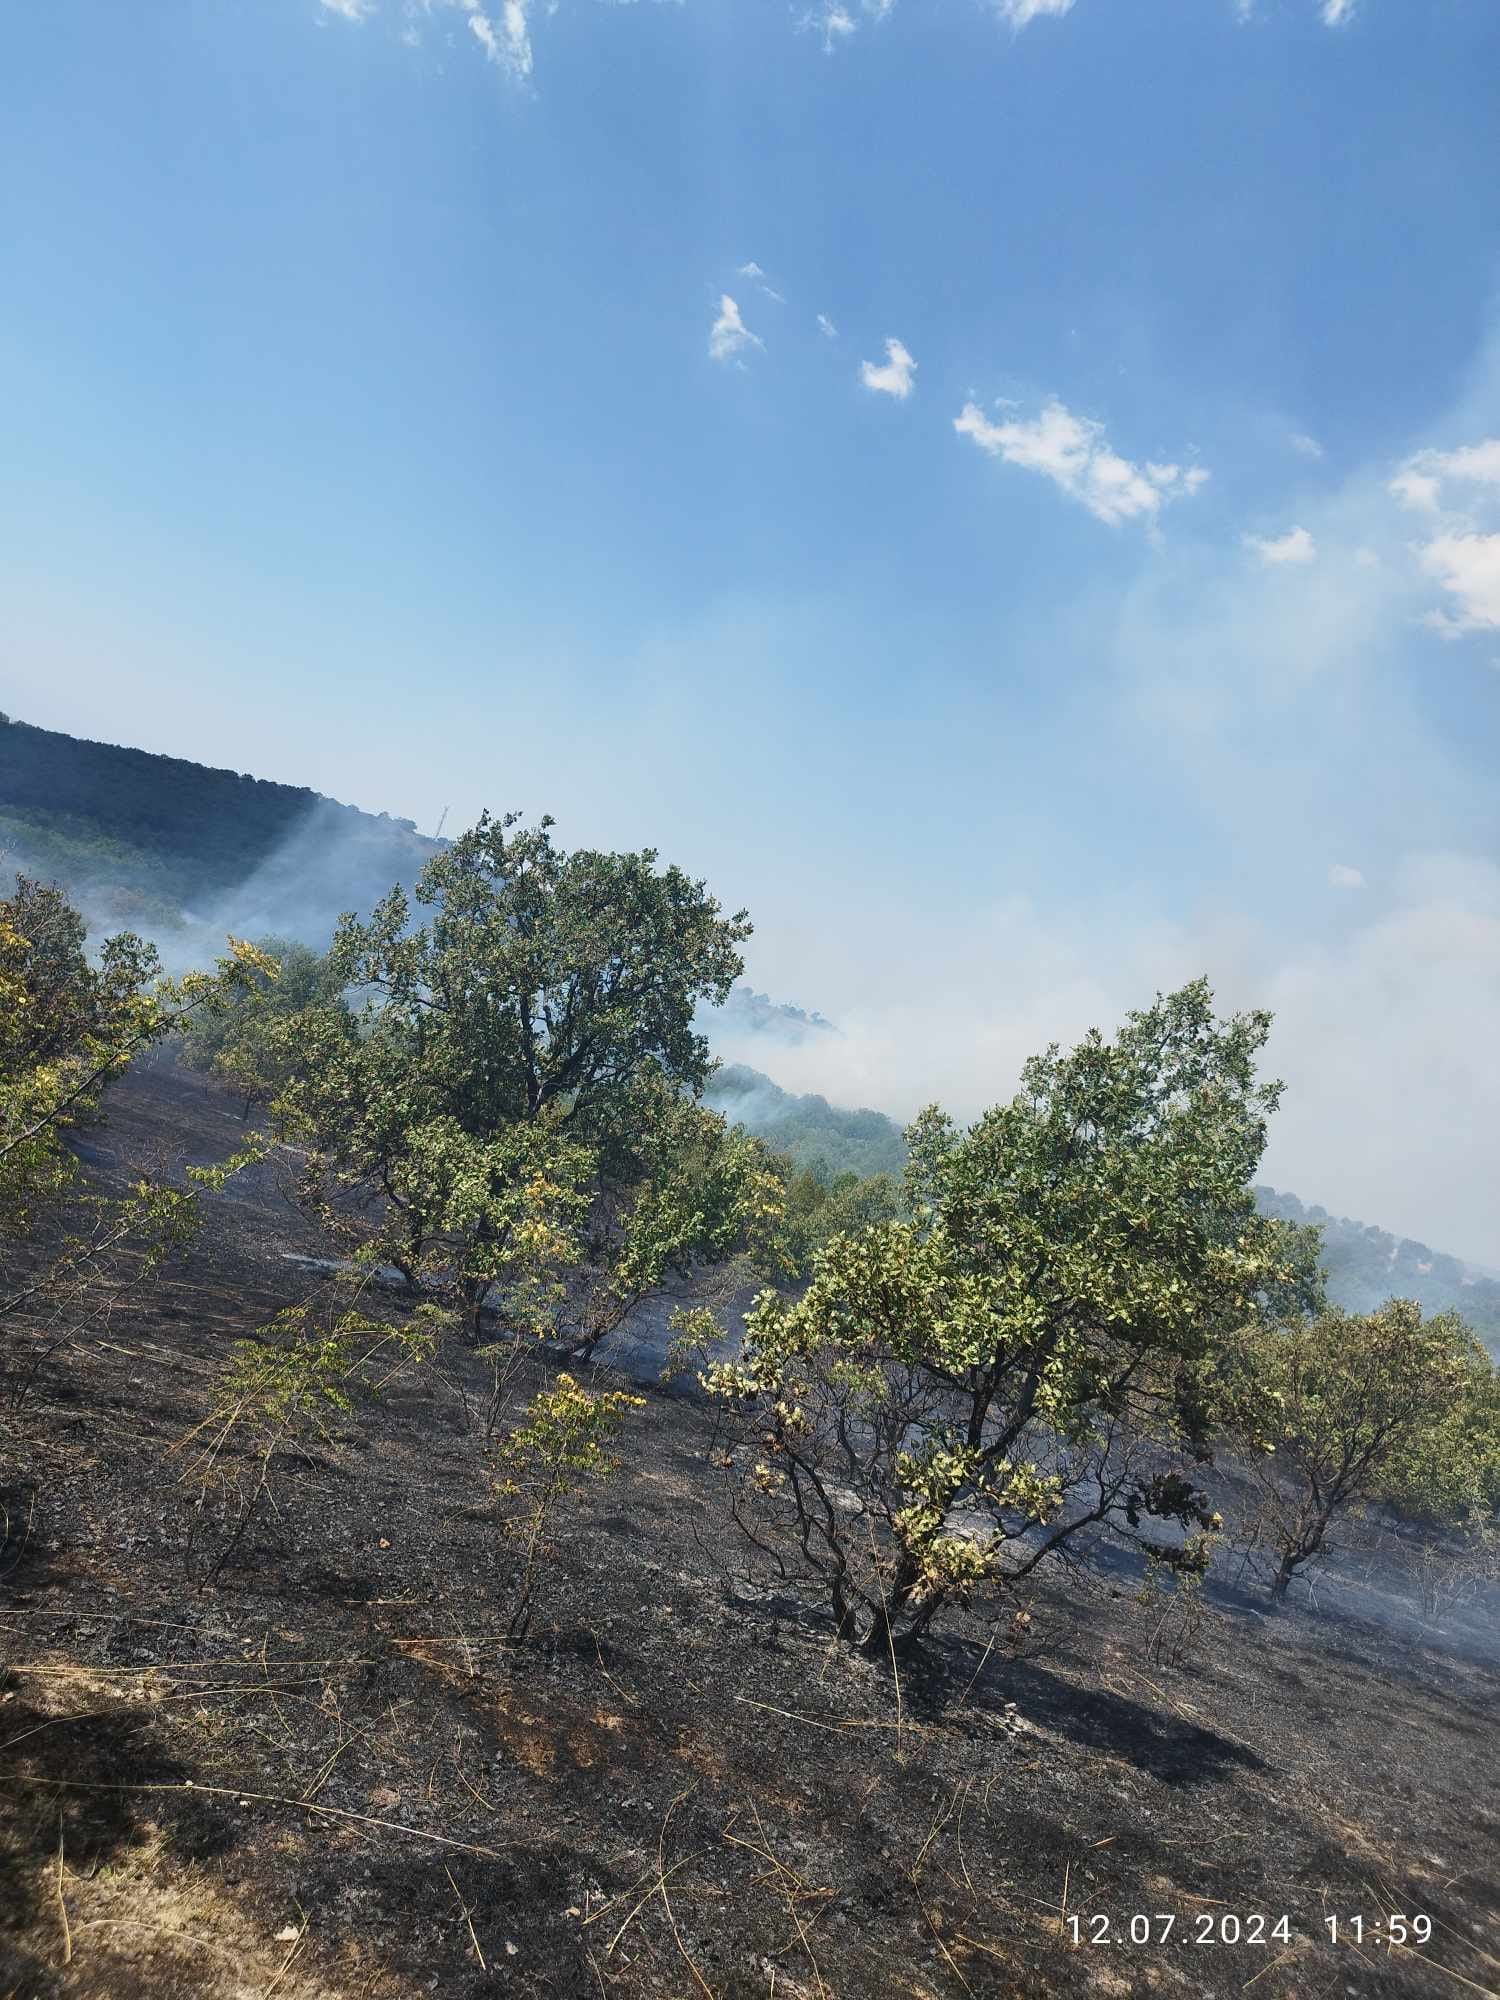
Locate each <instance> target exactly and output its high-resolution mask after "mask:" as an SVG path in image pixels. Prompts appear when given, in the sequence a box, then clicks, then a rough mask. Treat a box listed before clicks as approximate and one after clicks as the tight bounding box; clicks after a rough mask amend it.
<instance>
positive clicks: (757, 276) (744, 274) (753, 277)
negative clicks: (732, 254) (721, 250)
mask: <svg viewBox="0 0 1500 2000" xmlns="http://www.w3.org/2000/svg"><path fill="white" fill-rule="evenodd" d="M734 275H735V276H736V277H737V278H748V279H749V280H750V282H751V284H752V285H754V286H755V288H756V290H757V291H760V292H764V293H765V295H766V297H767V298H768V299H774V300H775V302H776V304H777V305H779V306H784V305H785V304H786V300H785V298H784V297H783V296H782V294H781V293H780V292H778V291H777V290H776V288H775V286H774V285H773V284H772V283H771V281H770V279H769V278H768V277H767V276H766V274H765V272H764V271H763V270H762V269H761V267H760V266H759V264H757V263H756V261H755V259H754V258H753V257H752V258H751V259H750V262H749V263H748V264H737V265H736V266H735V273H734Z"/></svg>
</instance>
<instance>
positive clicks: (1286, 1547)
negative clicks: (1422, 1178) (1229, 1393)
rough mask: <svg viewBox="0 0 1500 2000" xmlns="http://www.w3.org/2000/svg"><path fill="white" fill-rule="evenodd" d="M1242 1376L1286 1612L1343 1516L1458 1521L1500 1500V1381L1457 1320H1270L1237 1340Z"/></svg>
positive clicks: (1391, 1305)
mask: <svg viewBox="0 0 1500 2000" xmlns="http://www.w3.org/2000/svg"><path fill="white" fill-rule="evenodd" d="M1230 1374H1231V1377H1232V1380H1233V1382H1234V1384H1235V1386H1236V1390H1237V1405H1236V1407H1237V1423H1238V1428H1239V1431H1240V1433H1241V1436H1242V1438H1243V1440H1244V1442H1245V1443H1246V1444H1247V1445H1248V1446H1249V1447H1250V1450H1249V1453H1248V1459H1249V1462H1250V1464H1251V1466H1252V1469H1253V1471H1254V1475H1255V1480H1256V1484H1257V1486H1258V1488H1259V1491H1260V1496H1261V1507H1260V1513H1259V1517H1258V1519H1259V1531H1260V1534H1261V1536H1262V1538H1263V1539H1264V1540H1265V1541H1266V1542H1267V1543H1268V1544H1269V1545H1270V1548H1271V1550H1272V1552H1273V1554H1274V1557H1275V1559H1276V1568H1275V1573H1274V1575H1273V1576H1272V1578H1271V1585H1270V1591H1271V1597H1272V1599H1273V1601H1275V1602H1278V1603H1279V1602H1281V1601H1282V1600H1283V1599H1284V1598H1285V1596H1286V1594H1287V1589H1288V1587H1289V1585H1290V1584H1291V1581H1292V1578H1293V1577H1294V1576H1295V1575H1296V1574H1297V1572H1298V1570H1300V1569H1301V1568H1302V1567H1303V1566H1304V1565H1305V1564H1307V1563H1309V1562H1311V1561H1313V1559H1314V1558H1315V1557H1317V1556H1319V1555H1321V1554H1323V1553H1324V1552H1325V1551H1326V1550H1327V1549H1328V1548H1329V1547H1330V1543H1329V1531H1330V1529H1331V1528H1332V1527H1333V1525H1334V1523H1335V1522H1336V1521H1337V1520H1338V1519H1339V1517H1340V1516H1341V1515H1344V1514H1347V1513H1350V1512H1357V1511H1359V1510H1360V1509H1362V1508H1363V1507H1364V1506H1365V1505H1366V1504H1367V1503H1369V1502H1371V1501H1373V1500H1385V1501H1388V1502H1389V1503H1391V1504H1392V1505H1394V1506H1396V1507H1397V1508H1398V1509H1399V1510H1400V1511H1401V1512H1403V1513H1405V1514H1407V1515H1408V1516H1410V1517H1412V1518H1414V1519H1417V1520H1422V1521H1426V1522H1429V1523H1449V1522H1460V1521H1463V1520H1465V1519H1467V1518H1470V1517H1472V1516H1474V1515H1476V1514H1478V1513H1480V1512H1481V1511H1482V1510H1484V1509H1486V1508H1488V1507H1493V1505H1494V1503H1495V1500H1496V1499H1500V1453H1497V1395H1496V1389H1495V1371H1494V1368H1493V1366H1492V1365H1491V1363H1490V1361H1489V1359H1488V1357H1487V1356H1486V1354H1485V1353H1484V1350H1483V1349H1482V1348H1481V1347H1480V1345H1479V1343H1478V1341H1476V1340H1475V1338H1474V1336H1473V1334H1472V1333H1471V1332H1470V1331H1469V1328H1468V1327H1467V1326H1466V1325H1465V1323H1464V1321H1463V1320H1461V1319H1460V1318H1459V1316H1458V1314H1457V1313H1451V1312H1449V1313H1439V1314H1437V1315H1436V1316H1435V1317H1433V1318H1430V1319H1425V1320H1424V1319H1423V1317H1422V1309H1421V1307H1420V1306H1419V1305H1417V1304H1416V1303H1415V1301H1414V1300H1411V1299H1391V1300H1389V1301H1388V1302H1387V1303H1386V1304H1385V1305H1383V1306H1381V1307H1380V1308H1379V1309H1378V1310H1377V1311H1375V1312H1372V1313H1346V1312H1341V1311H1339V1310H1337V1309H1333V1310H1328V1311H1325V1312H1322V1313H1320V1314H1318V1315H1316V1316H1315V1317H1312V1318H1306V1319H1301V1320H1295V1321H1291V1322H1289V1323H1288V1322H1277V1321H1274V1320H1270V1321H1262V1322H1259V1323H1256V1324H1252V1325H1249V1326H1247V1327H1246V1328H1245V1329H1244V1330H1243V1331H1242V1332H1241V1334H1240V1335H1239V1336H1238V1338H1237V1340H1236V1341H1235V1343H1234V1344H1233V1347H1232V1350H1231V1368H1230Z"/></svg>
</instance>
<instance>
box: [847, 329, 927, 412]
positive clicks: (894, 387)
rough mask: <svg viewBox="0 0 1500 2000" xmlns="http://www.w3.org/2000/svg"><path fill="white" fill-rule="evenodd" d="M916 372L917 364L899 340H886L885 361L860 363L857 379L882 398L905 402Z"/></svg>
mask: <svg viewBox="0 0 1500 2000" xmlns="http://www.w3.org/2000/svg"><path fill="white" fill-rule="evenodd" d="M916 372H917V364H916V362H915V361H913V359H912V358H911V356H910V355H909V354H908V353H907V351H906V349H905V348H904V347H903V346H902V344H901V342H900V341H899V340H888V341H887V342H886V344H885V360H884V361H883V362H879V361H861V362H860V364H859V379H860V381H861V382H863V383H864V385H865V387H866V388H867V389H874V390H875V391H876V392H877V393H878V394H879V395H882V396H895V397H896V398H897V399H898V401H900V402H903V403H904V402H905V401H906V399H907V397H908V396H909V395H910V394H911V391H912V377H913V376H914V375H915V374H916Z"/></svg>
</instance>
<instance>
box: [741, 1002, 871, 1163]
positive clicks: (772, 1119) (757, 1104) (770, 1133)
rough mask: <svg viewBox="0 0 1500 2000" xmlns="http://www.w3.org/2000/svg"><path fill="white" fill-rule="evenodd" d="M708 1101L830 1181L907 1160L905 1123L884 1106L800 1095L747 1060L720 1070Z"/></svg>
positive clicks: (794, 1160) (778, 1149) (796, 1161)
mask: <svg viewBox="0 0 1500 2000" xmlns="http://www.w3.org/2000/svg"><path fill="white" fill-rule="evenodd" d="M757 997H759V996H757ZM708 1101H709V1102H710V1103H711V1104H712V1105H713V1107H714V1109H715V1110H716V1111H722V1112H723V1113H724V1116H725V1117H726V1118H728V1119H729V1120H730V1121H731V1122H732V1123H734V1124H738V1125H743V1126H745V1128H746V1129H747V1130H748V1131H751V1132H756V1133H759V1134H760V1136H761V1137H762V1138H764V1139H766V1140H767V1141H769V1143H770V1144H771V1145H773V1146H775V1147H776V1149H777V1151H778V1152H782V1153H786V1154H788V1155H789V1156H790V1157H791V1159H792V1161H793V1162H794V1163H795V1164H796V1165H797V1166H799V1167H807V1168H810V1169H811V1171H812V1172H813V1173H814V1174H815V1175H816V1176H817V1178H818V1179H819V1180H821V1181H823V1182H825V1184H826V1183H827V1182H829V1181H832V1180H833V1179H834V1178H835V1177H836V1176H837V1175H839V1174H846V1173H855V1174H858V1175H860V1177H861V1178H863V1177H864V1176H865V1175H867V1174H899V1173H900V1172H901V1170H902V1168H903V1167H904V1166H905V1165H906V1140H905V1139H904V1138H903V1137H902V1133H901V1127H900V1126H899V1125H898V1124H897V1123H896V1121H895V1119H894V1118H887V1117H886V1115H885V1113H884V1112H883V1111H841V1110H840V1109H839V1107H838V1106H837V1105H835V1104H830V1103H829V1102H828V1099H827V1098H826V1097H815V1096H808V1097H794V1096H793V1095H792V1093H791V1092H790V1091H788V1090H783V1089H781V1087H780V1085H779V1084H775V1083H773V1082H772V1081H771V1079H770V1077H768V1076H762V1074H761V1072H760V1071H759V1070H758V1069H751V1068H750V1067H749V1066H748V1065H747V1064H745V1063H731V1064H728V1065H726V1067H725V1068H723V1069H721V1070H720V1071H719V1073H718V1075H717V1076H716V1077H715V1078H714V1079H713V1082H712V1083H711V1084H710V1085H709V1089H708Z"/></svg>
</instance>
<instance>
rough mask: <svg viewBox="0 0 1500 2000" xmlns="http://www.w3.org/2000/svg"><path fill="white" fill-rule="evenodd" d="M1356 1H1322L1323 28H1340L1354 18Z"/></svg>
mask: <svg viewBox="0 0 1500 2000" xmlns="http://www.w3.org/2000/svg"><path fill="white" fill-rule="evenodd" d="M1357 4H1358V0H1322V13H1323V25H1324V27H1325V28H1341V27H1343V25H1344V23H1345V22H1346V21H1349V20H1352V19H1353V17H1354V9H1355V7H1356V5H1357Z"/></svg>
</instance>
